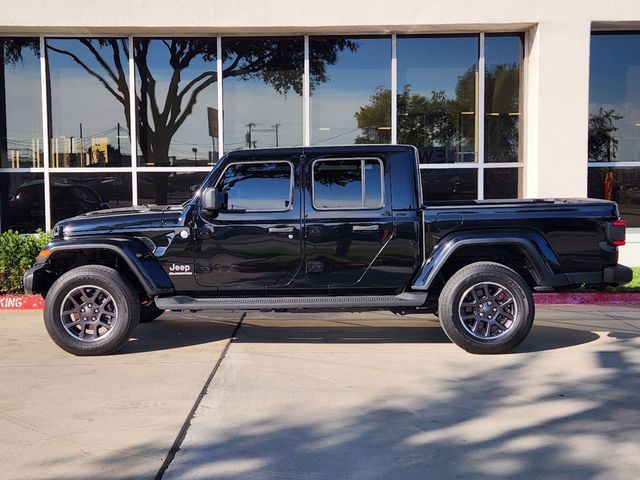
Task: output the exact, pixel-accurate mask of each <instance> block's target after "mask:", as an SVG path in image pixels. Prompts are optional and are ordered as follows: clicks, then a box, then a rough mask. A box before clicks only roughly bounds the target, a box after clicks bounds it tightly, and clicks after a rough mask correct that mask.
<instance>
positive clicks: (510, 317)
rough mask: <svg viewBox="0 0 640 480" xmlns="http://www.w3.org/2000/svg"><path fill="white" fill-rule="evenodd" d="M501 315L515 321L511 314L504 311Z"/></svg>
mask: <svg viewBox="0 0 640 480" xmlns="http://www.w3.org/2000/svg"><path fill="white" fill-rule="evenodd" d="M500 315H502V316H503V317H505V318H506V319H507V320H513V315H512V314H510V313H509V312H505V311H504V310H503V311H501V312H500Z"/></svg>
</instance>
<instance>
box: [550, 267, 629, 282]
mask: <svg viewBox="0 0 640 480" xmlns="http://www.w3.org/2000/svg"><path fill="white" fill-rule="evenodd" d="M554 277H558V278H559V279H561V278H563V277H564V281H558V282H557V283H555V284H553V286H554V287H558V286H565V285H582V284H586V285H624V284H625V283H629V282H630V281H631V279H632V278H633V271H632V270H631V269H630V268H629V267H625V266H624V265H614V266H612V267H605V268H603V269H602V270H600V271H599V272H572V273H567V274H564V275H562V274H560V275H554Z"/></svg>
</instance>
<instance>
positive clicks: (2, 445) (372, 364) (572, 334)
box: [0, 306, 640, 480]
mask: <svg viewBox="0 0 640 480" xmlns="http://www.w3.org/2000/svg"><path fill="white" fill-rule="evenodd" d="M13 315H16V316H15V318H8V314H6V313H5V314H0V325H1V326H2V327H3V328H2V329H0V464H2V465H3V473H2V476H3V478H64V479H80V478H93V479H102V478H104V479H106V478H153V477H154V476H155V475H156V473H157V472H158V470H159V469H160V467H161V465H162V463H163V459H164V457H165V456H166V455H167V452H168V451H169V449H170V447H171V445H172V443H173V441H174V439H175V438H176V435H177V434H178V432H179V431H180V428H181V426H182V425H183V422H184V421H185V418H186V417H187V415H188V412H189V410H190V409H191V407H192V406H193V404H194V401H195V400H196V399H197V397H198V394H199V392H200V390H201V388H202V386H203V384H204V383H205V382H206V380H207V378H208V376H209V374H210V372H211V370H212V369H213V367H214V365H215V363H216V362H217V360H218V357H219V356H220V354H221V352H222V350H223V348H224V345H225V344H226V342H227V338H228V336H229V335H230V334H231V332H232V330H233V328H234V324H235V323H236V321H237V320H238V318H239V316H236V317H227V318H225V319H220V318H218V319H217V320H209V319H207V317H206V316H205V315H202V314H197V315H194V314H189V315H177V314H169V315H166V316H163V317H161V319H159V320H158V321H157V322H154V323H153V324H150V325H142V326H141V327H140V329H139V330H138V332H137V336H138V338H139V340H134V341H133V342H131V343H130V345H128V346H127V347H126V350H125V351H124V352H123V353H122V354H120V355H115V356H112V357H103V358H75V357H71V356H69V355H67V354H65V353H64V352H62V351H61V350H58V349H57V347H56V346H55V345H54V344H53V343H52V342H50V341H49V340H48V338H47V337H46V333H45V332H44V328H43V327H42V324H41V320H40V319H39V318H37V317H38V315H35V314H20V315H22V316H21V317H19V316H17V314H11V316H13ZM180 332H181V334H179V335H178V334H176V333H180ZM639 347H640V310H639V309H638V308H625V307H603V306H596V307H593V306H592V307H588V306H571V307H545V308H539V309H538V315H537V320H536V325H535V326H534V328H533V330H532V333H531V335H530V337H529V338H528V339H527V341H525V343H524V344H523V345H522V346H521V347H520V348H519V349H518V351H517V352H516V353H513V354H509V355H500V356H474V355H470V354H467V353H466V352H464V351H462V350H460V349H458V348H457V347H455V346H454V345H452V344H451V343H449V341H448V340H447V339H446V337H445V336H444V334H443V333H442V331H441V330H440V328H439V326H438V324H437V321H436V320H435V318H434V317H432V316H408V317H395V316H392V315H390V314H326V315H298V314H284V315H271V314H249V315H248V316H247V317H246V318H245V320H244V321H243V323H242V327H241V328H240V330H239V332H238V336H237V338H236V339H235V340H234V341H233V343H231V345H230V348H229V350H228V352H227V354H226V356H225V358H224V360H223V361H222V362H221V363H220V367H219V369H218V370H217V372H216V374H215V376H214V377H213V379H212V381H211V384H210V385H209V388H208V391H207V392H206V395H205V396H204V397H202V401H201V403H200V405H199V408H198V409H197V411H196V412H195V416H194V418H193V419H192V420H191V423H190V425H188V427H189V428H188V429H187V430H186V436H185V438H184V441H183V442H182V443H181V445H180V449H179V450H178V451H177V453H175V452H174V453H175V458H173V460H172V461H171V463H170V464H169V466H168V469H167V470H166V472H164V476H163V478H165V479H188V478H207V479H210V478H213V479H291V478H295V479H338V478H339V479H347V478H349V479H371V478H374V479H377V478H380V479H404V478H406V479H414V478H437V479H442V478H484V477H489V476H491V477H493V478H554V479H555V478H580V479H583V478H603V479H604V478H606V479H615V478H620V479H625V480H626V479H631V478H638V477H640V455H638V453H639V451H638V445H640V409H639V408H638V398H639V396H640V348H639Z"/></svg>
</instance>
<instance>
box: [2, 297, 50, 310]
mask: <svg viewBox="0 0 640 480" xmlns="http://www.w3.org/2000/svg"><path fill="white" fill-rule="evenodd" d="M43 308H44V299H43V298H42V297H41V296H40V295H0V310H42V309H43Z"/></svg>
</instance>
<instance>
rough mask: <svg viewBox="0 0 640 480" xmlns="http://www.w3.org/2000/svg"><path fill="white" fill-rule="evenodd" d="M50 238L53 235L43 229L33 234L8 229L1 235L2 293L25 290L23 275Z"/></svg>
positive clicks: (0, 288)
mask: <svg viewBox="0 0 640 480" xmlns="http://www.w3.org/2000/svg"><path fill="white" fill-rule="evenodd" d="M50 240H51V235H49V234H48V233H45V232H43V231H41V230H38V232H37V233H35V234H33V235H20V234H19V233H18V232H14V231H13V230H7V231H6V232H4V233H3V234H1V235H0V294H5V293H22V292H23V288H24V285H23V284H22V275H23V274H24V272H26V271H27V270H28V269H29V268H31V266H32V265H33V262H34V260H35V258H36V255H38V252H39V251H40V250H41V249H42V247H44V246H45V245H46V244H47V243H49V241H50Z"/></svg>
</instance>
